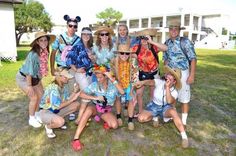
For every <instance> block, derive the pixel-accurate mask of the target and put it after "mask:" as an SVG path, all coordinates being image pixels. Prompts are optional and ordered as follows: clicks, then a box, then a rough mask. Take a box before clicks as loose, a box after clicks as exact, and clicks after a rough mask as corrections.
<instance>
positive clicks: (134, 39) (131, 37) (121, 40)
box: [113, 36, 139, 47]
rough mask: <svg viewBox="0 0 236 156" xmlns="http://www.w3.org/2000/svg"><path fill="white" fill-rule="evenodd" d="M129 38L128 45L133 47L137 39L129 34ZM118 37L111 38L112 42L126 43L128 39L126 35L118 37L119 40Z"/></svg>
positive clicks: (137, 41)
mask: <svg viewBox="0 0 236 156" xmlns="http://www.w3.org/2000/svg"><path fill="white" fill-rule="evenodd" d="M129 38H130V47H133V46H134V45H136V44H138V43H139V40H137V39H136V37H135V36H129ZM117 39H118V38H113V43H114V44H116V42H118V44H126V43H127V42H128V41H127V40H128V37H120V38H119V41H117Z"/></svg>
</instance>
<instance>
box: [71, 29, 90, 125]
mask: <svg viewBox="0 0 236 156" xmlns="http://www.w3.org/2000/svg"><path fill="white" fill-rule="evenodd" d="M92 46H93V36H92V30H91V29H90V28H89V27H84V28H82V31H81V42H78V44H76V45H75V46H74V47H73V48H72V49H71V50H70V51H69V53H68V55H67V59H66V64H67V66H69V67H70V68H71V70H72V71H73V72H74V75H75V81H76V83H77V84H78V85H79V88H80V90H83V89H84V88H86V87H87V86H88V85H89V84H90V83H91V82H92V80H91V73H88V72H89V69H90V68H91V67H92V61H91V59H93V58H92V57H93V55H92ZM89 57H90V58H91V59H90V58H89ZM88 102H90V100H87V99H82V100H81V106H80V110H79V114H78V117H77V120H76V123H78V122H79V120H80V118H81V116H82V114H83V112H84V110H85V107H86V106H87V104H88Z"/></svg>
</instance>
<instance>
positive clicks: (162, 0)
mask: <svg viewBox="0 0 236 156" xmlns="http://www.w3.org/2000/svg"><path fill="white" fill-rule="evenodd" d="M37 1H39V2H40V3H42V4H43V5H44V7H45V9H46V11H47V12H48V13H49V15H50V16H51V19H52V21H53V23H55V24H56V25H60V24H63V25H64V24H65V21H64V20H63V16H64V15H65V14H67V15H69V16H70V17H75V16H80V17H81V22H80V23H79V25H78V26H79V30H80V29H81V28H82V27H84V26H88V25H89V24H91V23H96V22H97V21H98V19H97V18H96V14H98V13H99V12H101V11H104V10H105V9H106V8H109V7H112V8H113V9H115V10H117V11H120V12H121V13H122V14H123V19H127V18H137V17H147V16H155V15H163V14H170V13H179V12H180V10H182V11H183V12H188V13H189V12H192V13H197V14H202V13H203V14H204V13H205V14H207V13H222V14H226V15H230V23H232V24H231V26H230V30H231V32H236V0H37Z"/></svg>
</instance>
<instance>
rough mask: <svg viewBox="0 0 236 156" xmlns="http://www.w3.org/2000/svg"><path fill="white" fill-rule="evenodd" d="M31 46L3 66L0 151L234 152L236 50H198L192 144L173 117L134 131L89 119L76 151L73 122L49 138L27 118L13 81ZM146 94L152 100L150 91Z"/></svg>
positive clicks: (96, 154)
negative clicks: (184, 145)
mask: <svg viewBox="0 0 236 156" xmlns="http://www.w3.org/2000/svg"><path fill="white" fill-rule="evenodd" d="M27 51H28V49H27V48H21V49H18V56H19V58H18V61H17V62H16V63H11V62H2V64H3V66H2V67H0V119H1V120H0V138H1V139H0V149H1V150H0V155H14V156H15V155H24V156H25V155H83V156H87V155H89V156H90V155H91V156H104V155H110V156H127V155H128V156H134V155H136V156H142V155H143V156H154V155H167V156H169V155H180V156H182V155H184V156H197V155H201V156H205V155H207V156H216V155H217V156H218V155H227V156H228V155H229V156H235V155H236V118H235V117H236V105H235V103H236V94H235V92H236V83H235V82H236V61H235V60H236V50H235V51H227V50H205V49H197V50H196V51H197V55H198V64H197V73H196V80H195V83H194V85H193V86H192V100H191V110H190V115H189V119H188V126H187V134H188V137H189V140H190V148H188V149H182V148H181V144H180V143H181V137H180V135H179V133H178V131H177V129H176V128H175V126H174V124H173V123H168V124H162V125H161V126H160V127H158V128H154V127H153V126H152V123H151V122H150V123H145V124H140V123H138V122H136V121H135V128H136V129H135V131H133V132H130V131H128V130H127V123H125V125H124V126H123V127H121V128H119V129H117V130H109V131H105V130H103V128H102V124H98V123H95V122H94V121H91V122H90V125H89V126H88V127H87V128H86V130H85V131H84V133H83V134H82V136H81V141H82V142H83V143H84V144H85V148H84V149H83V150H82V151H81V152H77V153H76V152H74V151H73V150H72V149H71V148H70V141H71V139H72V138H73V135H74V132H75V129H76V126H75V124H74V123H73V122H69V121H68V120H67V125H68V130H59V129H58V130H55V133H56V134H57V137H56V138H55V139H51V140H50V139H48V138H47V137H46V135H45V131H44V129H43V128H40V129H33V128H31V127H29V126H28V124H27V118H28V113H27V112H28V100H27V98H26V96H25V95H24V94H23V93H22V92H21V91H20V90H19V89H18V87H17V86H16V84H15V74H16V72H17V70H18V69H19V68H20V66H21V65H22V63H23V60H24V58H25V56H26V53H27ZM50 79H51V77H49V78H47V79H46V80H44V84H47V83H48V82H49V81H50ZM144 99H145V101H147V100H148V96H147V94H146V95H145V96H144ZM177 110H178V111H180V107H179V105H178V107H177ZM125 120H127V119H125Z"/></svg>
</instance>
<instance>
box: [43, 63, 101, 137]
mask: <svg viewBox="0 0 236 156" xmlns="http://www.w3.org/2000/svg"><path fill="white" fill-rule="evenodd" d="M55 75H56V76H55V79H54V81H53V82H52V83H51V84H49V85H48V86H47V88H46V89H45V92H44V95H43V97H42V99H41V102H40V111H39V117H40V119H41V121H42V123H43V124H45V130H46V135H47V136H48V138H55V137H56V134H55V133H54V132H53V128H61V129H67V127H66V125H64V124H65V120H64V117H65V116H66V115H68V114H70V113H73V112H75V111H77V109H78V106H79V105H80V104H79V103H78V101H77V99H78V97H80V98H84V99H91V100H103V97H102V96H90V95H86V94H84V93H83V92H78V89H79V87H78V86H74V91H73V93H72V94H71V95H70V94H69V88H68V87H69V86H68V81H69V80H70V79H71V78H73V75H71V74H70V73H69V72H68V70H67V69H62V68H60V69H58V71H57V72H56V73H55Z"/></svg>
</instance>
